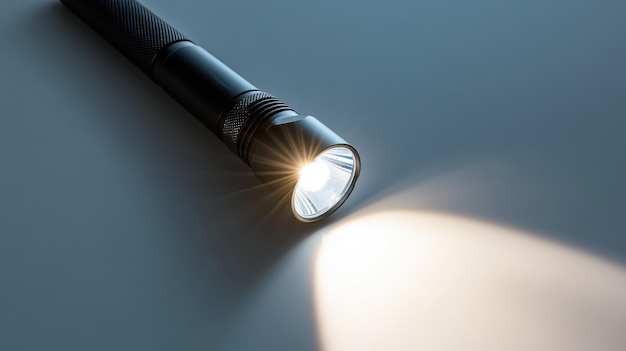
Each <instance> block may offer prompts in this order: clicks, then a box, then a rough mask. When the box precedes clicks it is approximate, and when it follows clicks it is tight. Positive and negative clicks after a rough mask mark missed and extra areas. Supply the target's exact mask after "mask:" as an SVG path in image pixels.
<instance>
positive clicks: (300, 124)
mask: <svg viewBox="0 0 626 351" xmlns="http://www.w3.org/2000/svg"><path fill="white" fill-rule="evenodd" d="M61 2H62V3H63V4H65V6H67V7H68V8H69V9H70V10H72V11H73V12H74V13H75V14H76V15H77V16H78V17H80V18H81V19H82V20H83V21H84V22H86V23H87V24H88V25H90V26H91V27H92V28H93V29H94V30H95V31H96V32H98V33H99V34H100V35H101V36H102V37H104V38H105V39H106V40H107V41H108V42H109V43H111V44H112V45H113V46H114V47H115V48H117V49H118V50H119V51H120V52H121V53H122V54H124V55H125V56H126V57H127V58H128V59H129V60H131V61H132V62H133V63H134V64H135V65H137V66H138V67H139V68H140V69H141V70H142V71H143V72H144V73H145V74H147V75H148V76H149V77H150V78H152V79H153V80H154V81H155V82H156V83H157V84H159V85H160V86H161V87H162V88H163V89H164V90H165V91H166V92H167V93H169V94H170V95H171V96H172V97H173V98H174V99H176V101H178V103H180V104H181V105H182V106H183V107H185V108H186V109H187V110H188V111H189V112H191V114H193V115H194V116H195V117H196V118H197V119H198V120H200V122H202V123H203V124H204V125H205V126H207V127H208V128H209V129H210V130H211V131H213V132H214V133H215V134H217V136H218V137H219V138H220V139H221V140H222V141H223V142H224V143H225V144H226V145H227V146H228V147H229V148H230V149H231V150H232V151H233V152H235V153H236V154H237V155H238V156H239V157H240V158H241V159H242V160H243V161H244V162H245V163H247V164H248V165H249V166H250V167H251V169H252V171H253V172H254V174H255V175H256V176H257V177H258V178H259V179H260V180H261V181H262V182H263V183H266V184H268V185H269V186H271V187H272V189H274V191H276V192H278V193H279V195H280V196H285V197H290V198H291V208H292V210H293V213H294V215H295V216H296V217H297V218H298V219H299V220H301V221H304V222H314V221H318V220H320V219H323V218H325V217H327V216H328V215H330V214H331V213H332V212H334V211H335V210H336V209H337V208H338V207H339V206H341V204H343V202H344V201H345V200H346V198H347V197H348V196H349V195H350V193H351V192H352V189H353V188H354V184H355V182H356V179H357V178H358V176H359V171H360V167H361V164H360V158H359V154H358V153H357V151H356V150H355V149H354V147H352V146H351V145H350V144H348V143H347V142H346V141H345V140H343V139H342V138H341V137H339V136H338V135H337V134H335V133H334V132H333V131H332V130H330V129H329V128H328V127H326V126H325V125H324V124H322V123H321V122H319V121H318V120H317V119H315V118H314V117H312V116H303V115H299V114H298V113H297V112H296V111H294V110H293V109H292V108H291V107H289V106H288V105H286V104H285V103H283V102H282V101H280V100H278V99H277V98H275V97H274V96H272V95H270V94H268V93H266V92H263V91H260V90H259V89H257V88H256V87H255V86H254V85H252V84H250V83H249V82H248V81H247V80H245V79H244V78H242V77H241V76H239V75H238V74H237V73H235V72H234V71H233V70H231V69H230V68H228V66H226V65H225V64H223V63H222V62H220V61H219V60H218V59H216V58H215V57H214V56H213V55H211V54H210V53H208V52H207V51H206V50H204V49H202V48H201V47H199V46H197V45H195V44H194V43H193V42H191V41H190V40H189V39H188V38H187V37H186V36H185V35H183V34H181V33H180V32H179V31H177V30H176V29H174V28H173V27H172V26H170V25H169V24H167V23H166V22H165V21H163V20H162V19H160V18H159V17H157V16H156V15H155V14H154V13H152V12H151V11H150V10H148V9H146V8H145V7H144V6H143V5H141V4H140V3H138V2H137V1H135V0H61Z"/></svg>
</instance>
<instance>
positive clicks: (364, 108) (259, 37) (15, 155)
mask: <svg viewBox="0 0 626 351" xmlns="http://www.w3.org/2000/svg"><path fill="white" fill-rule="evenodd" d="M144 3H145V4H146V5H147V6H148V7H149V8H151V9H152V10H153V11H155V12H156V13H157V14H160V15H162V16H163V17H164V18H165V19H166V20H168V21H170V23H172V24H173V25H174V26H175V27H177V28H179V29H181V30H182V31H183V32H185V33H186V34H188V35H189V36H191V37H192V38H193V39H195V41H196V42H197V43H199V44H201V45H203V46H205V47H206V48H208V49H209V50H210V51H211V52H213V53H214V54H215V55H216V56H217V57H219V58H220V59H222V60H223V61H224V62H225V63H227V64H229V65H230V66H231V67H232V68H234V69H235V70H236V71H238V72H239V73H240V74H242V75H243V76H244V77H246V78H248V79H249V80H250V81H251V82H252V83H253V84H256V85H257V86H259V87H260V88H262V89H264V90H266V91H268V92H271V93H272V94H274V95H276V96H279V97H280V98H281V99H283V100H284V101H286V102H288V103H289V104H291V105H292V106H293V107H295V108H296V109H297V110H299V111H302V112H307V113H311V114H314V115H316V116H317V117H318V118H319V119H320V120H322V121H323V122H325V123H326V124H327V125H329V126H330V127H331V128H333V129H334V130H335V131H337V132H338V133H339V134H340V135H342V136H344V137H345V138H346V139H347V140H349V141H351V142H353V143H354V144H355V146H356V147H357V148H358V149H359V150H360V152H361V154H362V158H363V164H364V167H363V171H362V178H361V180H360V182H359V184H358V186H357V188H356V190H355V192H354V194H353V196H352V197H351V198H350V199H349V200H348V202H347V203H346V204H345V205H344V207H343V208H342V209H341V210H340V211H339V212H338V213H337V214H336V215H335V216H334V217H333V218H332V219H331V220H329V221H328V222H326V223H322V224H317V225H303V224H299V223H296V222H295V221H294V220H293V219H291V218H290V214H289V213H280V212H275V213H271V214H267V213H266V212H267V211H266V209H267V208H268V206H267V205H268V203H267V200H265V198H266V195H267V193H266V192H265V190H262V189H260V190H247V189H250V188H252V187H255V186H256V185H257V183H256V180H255V179H254V178H253V177H252V176H251V175H250V174H249V173H248V172H247V169H246V167H245V166H244V165H243V164H242V163H241V162H240V161H239V160H238V159H237V158H236V157H235V156H234V155H232V154H231V153H230V152H229V151H228V150H227V149H226V148H225V147H224V146H222V145H221V144H220V143H219V142H218V141H217V140H216V138H214V137H213V135H211V134H210V132H208V131H206V130H204V129H203V128H201V125H200V124H199V123H198V122H196V121H195V120H193V119H192V118H191V117H190V116H189V115H188V114H187V113H186V112H185V111H184V110H183V109H182V108H180V107H179V106H178V105H176V103H174V102H173V101H172V100H170V99H169V98H168V97H167V96H166V94H165V93H163V92H162V91H160V89H159V88H158V87H156V86H154V85H153V83H152V82H151V81H150V80H148V79H147V78H146V77H144V76H143V74H142V73H141V72H140V71H139V70H138V69H136V68H135V67H133V66H132V65H131V64H130V63H128V62H127V61H126V60H125V59H124V58H123V57H122V56H121V55H119V54H118V53H117V52H116V51H115V50H114V49H112V48H111V47H110V46H108V44H106V43H105V42H103V41H102V40H101V39H100V38H99V37H98V36H97V35H96V34H95V33H93V32H91V31H90V30H88V29H87V27H86V26H85V25H83V24H82V23H81V22H79V20H78V19H76V18H75V17H73V15H72V14H70V13H69V12H67V11H66V10H65V9H64V8H63V7H62V6H61V5H60V4H59V3H57V2H55V1H53V0H29V1H26V0H24V1H3V2H2V3H1V4H0V44H1V46H2V54H1V56H0V64H1V66H0V76H1V77H2V78H1V81H0V97H1V98H0V99H1V100H0V101H1V104H0V105H1V110H0V111H1V112H0V116H1V118H0V165H1V172H0V234H1V235H0V284H1V286H0V349H2V350H41V349H51V350H52V349H54V350H84V349H89V350H112V349H115V350H122V349H124V350H148V349H151V350H171V349H180V350H208V349H211V350H215V349H220V350H221V349H223V350H231V349H232V350H234V349H243V350H246V349H255V350H262V349H263V350H270V349H271V350H307V349H316V348H317V347H318V341H317V336H316V322H315V315H314V312H313V304H314V303H313V297H312V287H311V285H312V282H311V278H310V276H311V264H312V261H313V259H314V256H315V251H316V248H317V246H318V242H319V240H320V235H321V234H319V232H318V231H319V230H320V229H322V228H323V227H324V226H325V225H328V224H330V223H332V222H337V221H340V220H341V219H342V218H343V217H345V216H347V215H348V214H349V213H351V212H353V211H355V210H357V209H358V208H360V207H364V206H366V205H367V204H370V203H372V202H375V201H376V199H380V198H383V197H385V195H386V194H390V193H393V192H397V191H401V190H402V189H403V188H405V187H410V186H414V185H420V184H427V183H428V182H431V183H432V184H433V185H432V186H430V187H429V189H428V192H427V193H428V197H427V198H423V199H416V201H415V203H412V206H415V207H419V208H425V209H431V210H435V211H441V212H449V213H458V214H462V215H466V216H471V217H475V218H479V219H484V220H487V221H491V222H497V223H501V224H505V225H507V226H511V227H515V228H520V229H523V230H527V231H530V232H533V233H536V234H537V235H543V236H546V237H548V238H552V239H555V240H557V241H560V242H563V243H565V244H567V245H571V246H575V247H578V248H580V249H583V250H585V251H589V252H591V253H593V254H595V255H599V256H604V257H606V258H608V259H611V260H614V261H617V262H621V263H623V262H624V261H625V260H626V239H625V237H626V216H625V215H624V212H625V211H624V210H625V209H626V206H625V205H624V198H625V197H626V185H625V182H624V179H626V161H625V160H626V138H624V131H625V130H626V97H625V96H624V94H625V92H626V45H624V35H623V34H624V33H626V21H624V20H623V18H624V13H625V11H626V4H625V3H624V2H622V1H591V0H589V1H564V0H550V1H545V0H541V1H539V0H531V1H514V2H510V1H509V2H502V1H486V0H481V1H474V2H467V1H434V0H432V1H407V0H404V1H387V2H384V3H383V2H374V1H356V0H354V1H340V2H336V1H311V2H307V3H304V2H303V3H300V2H294V1H286V0H284V1H263V2H259V1H249V0H244V1H221V2H217V1H210V2H206V1H193V0H181V1H176V2H173V1H164V0H151V1H148V0H146V1H144ZM429 184H430V183H429Z"/></svg>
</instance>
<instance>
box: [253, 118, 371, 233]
mask: <svg viewBox="0 0 626 351" xmlns="http://www.w3.org/2000/svg"><path fill="white" fill-rule="evenodd" d="M249 138H250V139H251V141H250V143H249V145H250V146H249V149H248V150H249V151H248V152H246V153H245V157H244V159H247V160H248V164H249V165H250V168H251V169H252V171H253V172H254V174H255V175H256V177H257V178H258V179H259V180H261V181H262V182H263V183H265V184H267V185H268V186H270V187H272V188H273V189H275V191H276V193H277V194H278V195H279V196H281V197H282V198H284V199H285V200H287V199H288V200H289V202H290V204H289V207H291V211H292V213H293V215H294V216H295V217H296V218H297V219H298V220H300V221H302V222H306V223H311V222H317V221H320V220H322V219H324V218H327V217H328V216H330V215H331V214H332V213H333V212H335V211H336V210H337V209H338V208H339V207H340V206H341V205H342V204H343V203H344V202H345V201H346V199H347V198H348V197H349V196H350V194H351V193H352V191H353V190H354V187H355V185H356V181H357V179H358V177H359V175H360V171H361V159H360V156H359V153H358V152H357V151H356V149H355V148H354V147H353V146H352V145H350V144H348V143H347V142H346V141H345V140H344V139H342V138H341V137H340V136H339V135H337V134H336V133H335V132H333V131H332V130H331V129H330V128H328V127H327V126H325V125H324V124H323V123H321V122H320V121H318V120H317V119H316V118H315V117H313V116H301V115H296V116H293V115H285V116H284V117H279V118H275V119H273V120H271V121H270V122H269V123H267V124H266V125H265V126H263V127H261V128H259V129H258V130H257V131H256V132H255V133H254V135H251V136H249ZM337 147H343V148H346V149H348V150H350V152H351V153H352V155H353V160H354V165H353V170H352V173H351V176H350V177H351V178H350V182H349V183H348V185H347V186H346V187H345V188H344V189H345V191H343V192H342V194H341V196H340V198H339V199H338V200H337V202H335V204H334V205H333V206H331V207H330V208H328V209H327V210H326V211H324V212H323V213H320V214H319V215H318V216H316V217H312V218H307V217H303V216H301V215H299V214H298V213H297V212H296V211H295V209H294V202H293V199H294V196H295V191H296V186H297V184H298V180H299V178H300V176H299V173H300V169H301V167H302V166H304V165H306V164H309V163H311V162H313V160H315V159H316V158H317V157H319V156H320V155H322V154H323V153H324V152H326V151H329V150H330V149H332V148H337Z"/></svg>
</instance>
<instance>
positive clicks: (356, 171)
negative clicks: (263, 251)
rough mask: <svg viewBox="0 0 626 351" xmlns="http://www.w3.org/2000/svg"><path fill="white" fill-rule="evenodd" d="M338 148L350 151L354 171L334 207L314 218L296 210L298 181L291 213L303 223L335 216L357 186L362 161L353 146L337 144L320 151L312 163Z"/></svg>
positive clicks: (323, 210)
mask: <svg viewBox="0 0 626 351" xmlns="http://www.w3.org/2000/svg"><path fill="white" fill-rule="evenodd" d="M337 148H344V149H347V150H348V151H350V153H352V160H353V165H352V170H351V172H350V178H349V179H348V182H347V183H346V185H345V186H344V187H343V189H341V192H339V193H338V194H339V198H338V199H337V201H335V202H334V204H333V205H332V206H329V207H327V208H325V209H322V210H320V211H318V212H317V213H316V214H315V215H314V216H306V217H305V216H302V215H301V214H300V213H299V212H298V211H297V210H296V207H295V201H296V191H297V190H298V187H299V183H300V182H299V179H298V182H296V184H295V185H294V187H293V191H292V194H291V201H290V203H291V211H292V213H293V215H294V216H295V217H296V218H297V219H298V220H300V221H302V222H306V223H313V222H317V221H321V220H323V219H325V218H327V217H328V216H330V215H331V214H333V212H335V211H336V210H337V209H338V208H339V207H341V205H343V203H344V202H346V200H347V199H348V197H350V194H351V193H352V190H354V186H355V185H356V180H357V178H358V177H359V174H360V172H361V160H360V158H359V154H358V153H357V151H356V149H355V148H354V147H353V146H352V145H349V144H336V145H332V146H329V147H328V148H326V149H324V150H322V151H320V152H319V153H318V154H317V155H316V156H315V157H314V158H313V159H312V160H311V161H310V162H315V161H316V160H317V159H318V158H319V157H321V156H323V155H324V154H325V153H326V152H328V151H330V150H332V149H337Z"/></svg>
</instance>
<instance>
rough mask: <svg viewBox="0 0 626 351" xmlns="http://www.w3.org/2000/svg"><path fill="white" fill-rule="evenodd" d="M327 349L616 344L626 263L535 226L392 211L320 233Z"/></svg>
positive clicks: (622, 327) (621, 332)
mask: <svg viewBox="0 0 626 351" xmlns="http://www.w3.org/2000/svg"><path fill="white" fill-rule="evenodd" d="M314 295H315V305H316V314H317V322H318V331H319V337H320V344H321V346H322V348H323V349H325V350H331V351H332V350H342V351H344V350H358V351H366V350H393V351H396V350H429V351H433V350H465V351H472V350H476V351H486V350H498V351H500V350H507V351H509V350H533V351H537V350H546V351H555V350H568V351H571V350H590V351H597V350H603V351H605V350H616V351H618V350H620V351H623V350H624V349H625V347H626V270H625V269H624V268H623V267H620V266H617V265H615V264H612V263H609V262H606V261H604V260H602V259H599V258H595V257H592V256H590V255H588V254H585V253H583V252H581V251H577V250H575V249H571V248H567V247H564V246H562V245H560V244H557V243H554V242H550V241H548V240H545V239H541V238H538V237H536V236H533V235H529V234H528V233H523V232H520V231H516V230H514V229H510V228H506V227H502V226H497V225H493V224H488V223H484V222H480V221H477V220H471V219H467V218H461V217H455V216H452V215H445V214H437V213H428V212H417V211H387V212H382V213H374V214H370V215H367V216H362V217H360V218H356V219H354V220H351V221H348V222H346V223H344V224H340V225H338V226H337V227H336V228H334V229H331V230H330V231H329V232H328V233H326V234H325V235H324V237H323V240H322V243H321V245H320V248H319V252H318V256H317V259H316V263H315V266H314Z"/></svg>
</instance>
